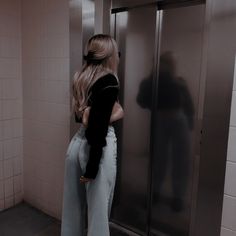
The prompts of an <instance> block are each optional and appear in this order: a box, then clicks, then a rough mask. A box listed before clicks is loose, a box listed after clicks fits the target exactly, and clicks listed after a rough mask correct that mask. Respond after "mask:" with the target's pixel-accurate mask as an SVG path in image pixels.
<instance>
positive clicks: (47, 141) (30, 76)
mask: <svg viewBox="0 0 236 236" xmlns="http://www.w3.org/2000/svg"><path fill="white" fill-rule="evenodd" d="M22 39H23V41H22V55H23V56H22V75H23V104H24V107H23V129H24V140H23V147H24V154H23V158H24V173H23V180H24V199H25V200H26V201H29V202H30V203H31V204H32V205H34V206H35V207H37V208H39V209H41V210H43V211H45V212H46V213H48V214H51V215H52V216H55V217H57V218H58V219H60V218H61V206H62V188H63V177H64V158H65V152H66V148H67V145H68V142H69V119H70V106H69V103H70V101H69V86H70V82H69V81H70V80H69V3H68V0H47V1H45V0H37V1H32V0H22ZM11 112H12V111H8V113H11ZM15 115H17V114H15ZM9 132H10V131H9ZM4 135H5V133H4ZM14 183H15V184H16V185H17V186H20V184H19V180H16V178H14ZM14 189H15V186H14ZM16 189H17V190H18V188H17V187H16Z"/></svg>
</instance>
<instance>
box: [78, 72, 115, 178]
mask: <svg viewBox="0 0 236 236" xmlns="http://www.w3.org/2000/svg"><path fill="white" fill-rule="evenodd" d="M118 91H119V84H118V81H117V79H116V77H115V76H114V75H112V74H107V75H105V76H102V77H101V78H99V79H98V80H97V81H96V82H95V83H94V84H93V85H92V87H91V88H90V91H89V93H91V96H90V98H89V101H88V106H91V109H90V114H89V119H88V125H87V128H86V131H85V137H86V139H87V141H88V144H89V145H90V150H89V160H88V162H87V166H86V171H85V173H84V177H86V178H91V179H95V178H96V175H97V172H98V169H99V163H100V159H101V157H102V151H103V147H104V146H106V136H107V131H108V126H109V123H110V116H111V113H112V108H113V105H114V103H115V101H116V100H117V98H118ZM75 120H76V122H79V123H81V122H82V121H81V119H78V117H77V116H76V114H75Z"/></svg>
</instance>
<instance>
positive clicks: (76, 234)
mask: <svg viewBox="0 0 236 236" xmlns="http://www.w3.org/2000/svg"><path fill="white" fill-rule="evenodd" d="M106 142H107V145H106V146H105V147H104V148H103V154H102V157H101V160H100V164H99V171H98V174H97V176H96V178H95V179H94V180H92V181H90V182H87V183H80V181H79V179H80V176H81V175H83V173H84V172H85V169H86V163H87V161H88V158H89V148H90V146H89V145H88V143H87V140H86V138H85V127H84V126H83V125H81V126H80V128H79V130H78V131H77V133H76V134H75V135H74V137H73V138H72V140H71V142H70V144H69V147H68V150H67V153H66V159H65V175H64V190H63V191H64V193H63V207H62V222H61V236H85V235H86V231H85V226H86V210H87V217H88V218H87V226H88V229H87V236H109V235H110V232H109V217H110V212H111V206H112V200H113V194H114V188H115V181H116V171H117V139H116V135H115V132H114V127H113V126H111V125H110V126H109V127H108V132H107V137H106Z"/></svg>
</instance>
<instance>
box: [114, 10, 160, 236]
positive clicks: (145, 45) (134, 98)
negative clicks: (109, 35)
mask: <svg viewBox="0 0 236 236" xmlns="http://www.w3.org/2000/svg"><path fill="white" fill-rule="evenodd" d="M140 16H141V17H140ZM115 21H116V40H117V42H118V45H119V50H120V51H121V60H120V71H119V78H120V81H121V91H122V93H121V101H122V102H123V106H124V110H125V117H124V119H123V124H122V130H120V134H119V137H120V138H119V140H121V142H122V143H121V146H120V148H121V149H120V150H121V153H120V155H119V164H118V171H119V173H118V178H117V189H116V190H117V195H116V194H115V198H116V199H115V201H114V203H115V204H114V207H113V214H112V219H113V220H114V221H116V222H118V223H120V224H122V225H125V226H126V227H128V228H131V229H135V230H137V231H138V232H140V233H145V232H146V231H147V216H148V209H147V197H148V192H147V191H148V184H149V173H148V167H149V160H150V122H151V119H150V117H151V112H150V110H149V109H148V108H149V107H145V104H143V102H142V101H140V94H139V93H140V85H141V83H142V81H143V80H144V79H147V78H152V72H153V66H154V65H153V63H154V62H153V48H155V23H156V8H155V7H145V8H140V9H133V10H130V11H128V12H123V13H118V14H116V20H115ZM149 95H150V93H147V94H145V95H144V96H147V97H148V96H149ZM149 105H150V104H149Z"/></svg>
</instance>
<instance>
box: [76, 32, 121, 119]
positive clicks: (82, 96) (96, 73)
mask: <svg viewBox="0 0 236 236" xmlns="http://www.w3.org/2000/svg"><path fill="white" fill-rule="evenodd" d="M84 59H85V63H84V64H83V67H82V70H81V72H80V73H78V72H77V73H76V74H75V76H74V81H73V86H72V91H73V101H72V108H73V111H75V112H76V114H77V115H78V116H79V117H80V116H81V115H82V112H83V110H84V109H85V108H86V106H87V102H88V99H89V94H88V92H89V89H90V88H91V86H92V85H93V84H94V83H95V82H96V80H97V79H99V78H100V77H102V76H104V75H106V74H108V73H111V74H113V75H115V76H116V78H117V75H116V74H117V66H118V62H119V57H118V49H117V44H116V42H115V40H114V39H113V38H112V37H111V36H109V35H104V34H97V35H94V36H93V37H92V38H90V39H89V41H88V43H87V45H86V48H85V56H84Z"/></svg>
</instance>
